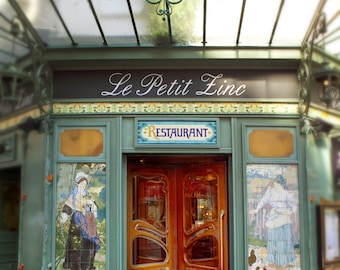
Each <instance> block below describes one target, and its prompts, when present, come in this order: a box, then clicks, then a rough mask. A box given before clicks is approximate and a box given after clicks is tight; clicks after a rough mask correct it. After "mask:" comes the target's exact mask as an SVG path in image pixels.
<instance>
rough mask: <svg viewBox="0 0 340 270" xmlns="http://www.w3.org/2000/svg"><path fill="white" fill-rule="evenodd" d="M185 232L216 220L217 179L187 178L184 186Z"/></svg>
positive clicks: (210, 175) (208, 177)
mask: <svg viewBox="0 0 340 270" xmlns="http://www.w3.org/2000/svg"><path fill="white" fill-rule="evenodd" d="M184 201H185V218H184V219H185V230H186V231H190V230H194V229H195V228H197V227H199V226H201V225H203V224H205V223H206V222H208V221H211V220H215V219H217V177H215V176H214V175H213V174H209V175H208V176H207V177H188V179H187V180H186V181H185V184H184Z"/></svg>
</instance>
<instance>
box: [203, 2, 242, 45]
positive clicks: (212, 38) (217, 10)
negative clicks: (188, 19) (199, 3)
mask: <svg viewBox="0 0 340 270" xmlns="http://www.w3.org/2000/svg"><path fill="white" fill-rule="evenodd" d="M241 10H242V1H225V0H210V1H208V3H207V28H206V30H207V44H206V45H207V46H235V44H236V36H237V30H238V25H239V20H240V16H241ZM201 14H202V15H201V16H200V18H199V19H200V20H201V23H200V25H202V26H203V11H202V13H201ZM202 26H200V27H202ZM201 29H202V28H199V29H197V30H199V31H202V30H201Z"/></svg>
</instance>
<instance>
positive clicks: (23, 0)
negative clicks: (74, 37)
mask: <svg viewBox="0 0 340 270" xmlns="http://www.w3.org/2000/svg"><path fill="white" fill-rule="evenodd" d="M17 2H18V4H19V6H20V8H21V9H22V10H23V11H24V12H25V14H26V15H27V14H31V15H30V16H27V19H28V20H29V21H30V22H31V24H32V25H33V26H34V28H35V30H36V32H37V34H38V35H39V37H40V38H41V40H42V41H43V42H44V43H45V44H47V45H48V46H52V47H53V46H60V45H65V46H70V45H71V44H72V42H71V40H70V38H69V37H68V35H67V33H66V30H65V28H64V27H63V26H62V24H61V22H60V20H59V18H58V16H57V13H56V12H55V10H54V9H53V7H52V5H51V3H50V1H46V0H33V1H29V0H17ZM56 3H57V2H56ZM27 9H28V10H31V13H26V10H27Z"/></svg>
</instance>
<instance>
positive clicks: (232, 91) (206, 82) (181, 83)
mask: <svg viewBox="0 0 340 270" xmlns="http://www.w3.org/2000/svg"><path fill="white" fill-rule="evenodd" d="M53 78H54V85H53V97H54V98H55V99H128V98H132V99H133V100H136V99H146V98H147V99H164V98H167V99H169V98H175V99H193V98H195V99H197V98H201V99H204V100H206V99H211V98H218V99H219V100H221V99H222V100H226V99H229V100H230V99H246V98H247V99H249V98H250V99H253V98H256V99H285V100H286V101H287V100H289V99H291V100H292V99H293V100H296V99H297V90H296V89H298V86H297V77H296V73H295V72H294V71H282V70H281V71H277V70H270V71H268V70H267V71H261V70H252V71H242V70H84V71H83V70H78V71H62V70H59V71H55V73H54V75H53Z"/></svg>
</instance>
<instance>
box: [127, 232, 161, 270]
mask: <svg viewBox="0 0 340 270" xmlns="http://www.w3.org/2000/svg"><path fill="white" fill-rule="evenodd" d="M165 259H166V251H165V250H164V248H163V247H162V246H161V245H160V244H159V243H157V242H156V241H154V240H152V239H149V238H144V237H138V238H136V239H135V240H134V241H133V264H134V265H137V264H146V263H158V262H164V261H165Z"/></svg>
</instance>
